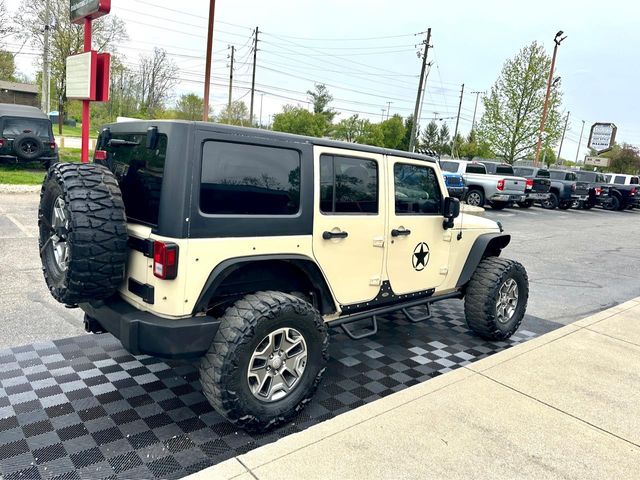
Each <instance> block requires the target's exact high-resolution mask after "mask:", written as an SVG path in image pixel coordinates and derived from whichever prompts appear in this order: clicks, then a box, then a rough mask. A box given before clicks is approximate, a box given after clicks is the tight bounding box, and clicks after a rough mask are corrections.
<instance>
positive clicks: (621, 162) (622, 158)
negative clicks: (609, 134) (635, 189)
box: [603, 143, 640, 175]
mask: <svg viewBox="0 0 640 480" xmlns="http://www.w3.org/2000/svg"><path fill="white" fill-rule="evenodd" d="M603 156H607V157H609V158H611V164H610V166H609V170H611V171H612V172H615V173H626V174H629V175H637V174H638V173H639V172H640V150H639V149H638V148H636V147H633V146H631V145H629V144H627V143H623V144H622V146H619V145H616V146H615V147H614V148H613V150H612V151H611V152H607V153H605V154H604V155H603Z"/></svg>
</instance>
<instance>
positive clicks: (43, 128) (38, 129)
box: [2, 118, 52, 139]
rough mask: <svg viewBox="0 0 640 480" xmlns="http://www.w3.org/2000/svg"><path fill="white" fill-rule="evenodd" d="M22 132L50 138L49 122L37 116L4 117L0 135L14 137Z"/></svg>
mask: <svg viewBox="0 0 640 480" xmlns="http://www.w3.org/2000/svg"><path fill="white" fill-rule="evenodd" d="M23 133H31V134H33V135H35V136H37V137H40V138H43V139H50V138H51V136H52V135H51V122H49V121H48V120H42V119H37V118H5V120H4V128H3V129H2V136H3V137H5V138H15V137H17V136H18V135H22V134H23Z"/></svg>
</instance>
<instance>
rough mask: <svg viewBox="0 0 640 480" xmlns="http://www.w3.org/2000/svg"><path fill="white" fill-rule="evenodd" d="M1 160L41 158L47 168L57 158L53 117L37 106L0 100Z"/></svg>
mask: <svg viewBox="0 0 640 480" xmlns="http://www.w3.org/2000/svg"><path fill="white" fill-rule="evenodd" d="M0 160H2V161H7V160H8V161H10V162H34V161H40V162H42V164H43V165H44V166H45V167H46V168H49V166H50V165H51V164H52V163H55V162H57V161H58V149H57V147H56V141H55V138H54V136H53V129H52V128H51V120H49V118H48V117H47V116H46V115H45V114H44V113H42V112H41V111H40V110H39V109H37V108H35V107H28V106H25V105H12V104H5V103H0Z"/></svg>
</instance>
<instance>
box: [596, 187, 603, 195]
mask: <svg viewBox="0 0 640 480" xmlns="http://www.w3.org/2000/svg"><path fill="white" fill-rule="evenodd" d="M601 194H602V189H601V188H597V187H596V196H597V197H599V196H600V195H601Z"/></svg>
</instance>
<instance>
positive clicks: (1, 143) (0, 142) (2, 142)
mask: <svg viewBox="0 0 640 480" xmlns="http://www.w3.org/2000/svg"><path fill="white" fill-rule="evenodd" d="M2 147H4V140H3V139H1V138H0V148H2Z"/></svg>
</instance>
